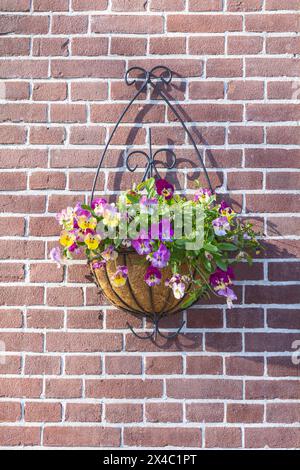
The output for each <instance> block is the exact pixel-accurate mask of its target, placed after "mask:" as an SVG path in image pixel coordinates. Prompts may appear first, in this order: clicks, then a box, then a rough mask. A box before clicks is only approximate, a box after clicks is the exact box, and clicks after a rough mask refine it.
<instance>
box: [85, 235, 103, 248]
mask: <svg viewBox="0 0 300 470" xmlns="http://www.w3.org/2000/svg"><path fill="white" fill-rule="evenodd" d="M100 241H101V239H100V237H99V235H93V234H92V233H89V234H88V235H87V236H86V237H85V238H84V243H85V244H86V245H87V247H88V248H89V249H90V250H96V249H97V248H98V246H99V244H100Z"/></svg>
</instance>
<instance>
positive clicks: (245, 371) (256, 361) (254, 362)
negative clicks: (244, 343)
mask: <svg viewBox="0 0 300 470" xmlns="http://www.w3.org/2000/svg"><path fill="white" fill-rule="evenodd" d="M225 364H226V374H227V375H239V376H240V375H251V376H256V375H263V374H264V358H263V357H252V356H251V357H241V356H231V357H227V358H226V359H225Z"/></svg>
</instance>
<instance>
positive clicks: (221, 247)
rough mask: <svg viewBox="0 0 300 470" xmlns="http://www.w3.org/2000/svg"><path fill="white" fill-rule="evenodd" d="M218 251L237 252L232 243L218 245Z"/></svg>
mask: <svg viewBox="0 0 300 470" xmlns="http://www.w3.org/2000/svg"><path fill="white" fill-rule="evenodd" d="M218 248H219V250H224V251H237V250H238V247H237V246H236V245H234V244H233V243H218Z"/></svg>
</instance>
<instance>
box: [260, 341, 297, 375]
mask: <svg viewBox="0 0 300 470" xmlns="http://www.w3.org/2000/svg"><path fill="white" fill-rule="evenodd" d="M296 344H297V340H296ZM292 348H293V343H292V344H291V349H292ZM267 363H268V375H269V376H270V377H300V371H299V367H298V366H297V365H296V364H293V358H292V357H291V356H282V357H280V356H274V357H268V358H267Z"/></svg>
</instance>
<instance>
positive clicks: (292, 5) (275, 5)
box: [266, 0, 299, 11]
mask: <svg viewBox="0 0 300 470" xmlns="http://www.w3.org/2000/svg"><path fill="white" fill-rule="evenodd" d="M266 9H267V10H297V11H298V10H299V0H285V1H284V2H283V1H282V0H266Z"/></svg>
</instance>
